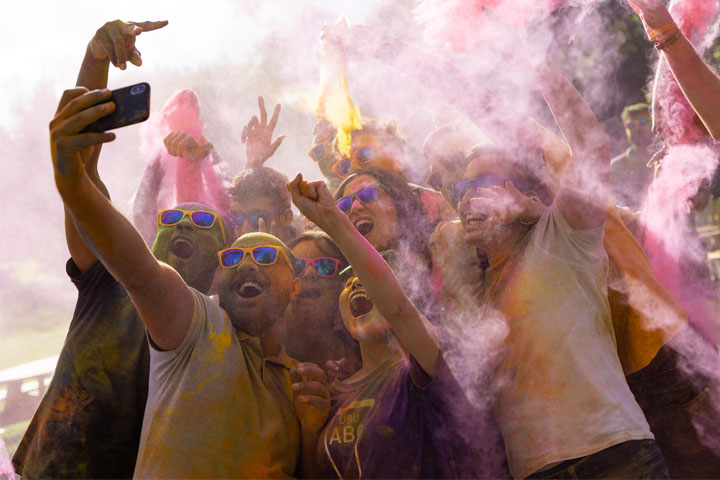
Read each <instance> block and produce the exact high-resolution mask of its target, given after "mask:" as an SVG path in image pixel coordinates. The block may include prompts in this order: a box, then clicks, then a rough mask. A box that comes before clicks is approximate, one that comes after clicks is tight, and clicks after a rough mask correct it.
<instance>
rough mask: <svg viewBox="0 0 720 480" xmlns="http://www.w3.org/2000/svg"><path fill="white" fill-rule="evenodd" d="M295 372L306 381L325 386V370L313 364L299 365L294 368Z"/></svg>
mask: <svg viewBox="0 0 720 480" xmlns="http://www.w3.org/2000/svg"><path fill="white" fill-rule="evenodd" d="M295 371H296V372H297V373H299V374H300V375H301V376H302V377H304V378H305V379H306V381H310V382H320V383H321V384H323V385H327V376H326V375H325V370H323V369H322V368H320V367H319V366H317V365H315V364H314V363H309V362H306V363H300V364H298V365H297V366H296V367H295Z"/></svg>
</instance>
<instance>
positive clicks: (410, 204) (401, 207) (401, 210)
mask: <svg viewBox="0 0 720 480" xmlns="http://www.w3.org/2000/svg"><path fill="white" fill-rule="evenodd" d="M363 175H367V176H369V177H372V178H374V179H376V180H377V181H378V182H379V183H381V184H382V185H383V186H385V187H386V188H387V193H388V195H390V198H392V200H393V203H394V204H395V208H396V209H397V218H398V237H399V238H398V241H399V244H400V245H399V246H401V247H404V248H407V249H408V250H410V252H412V253H413V254H414V255H416V256H418V257H419V258H420V259H421V260H423V262H425V263H426V264H427V266H428V268H429V267H430V265H431V264H432V262H431V256H430V249H429V246H428V240H429V238H430V234H431V233H432V232H431V231H430V224H429V222H428V219H427V216H426V215H425V210H424V208H423V205H422V201H421V200H420V197H419V195H417V194H416V193H415V192H413V190H412V189H411V188H410V186H409V185H408V183H407V181H406V180H405V178H404V177H402V176H401V175H398V174H397V173H393V172H389V171H387V170H383V169H381V168H374V167H373V168H366V169H365V170H361V171H359V172H356V173H354V174H353V175H350V176H349V177H347V178H346V179H345V180H344V181H343V182H342V183H341V184H340V186H339V187H338V189H337V191H336V192H335V200H339V199H340V198H341V197H342V196H343V195H344V194H345V187H346V186H347V185H348V183H350V182H352V181H353V180H354V179H356V178H358V177H360V176H363Z"/></svg>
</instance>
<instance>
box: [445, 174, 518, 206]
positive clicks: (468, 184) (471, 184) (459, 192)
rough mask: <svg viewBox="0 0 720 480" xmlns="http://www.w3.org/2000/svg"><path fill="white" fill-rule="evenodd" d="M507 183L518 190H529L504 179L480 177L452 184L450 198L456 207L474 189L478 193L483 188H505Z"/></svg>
mask: <svg viewBox="0 0 720 480" xmlns="http://www.w3.org/2000/svg"><path fill="white" fill-rule="evenodd" d="M506 182H510V183H512V184H513V186H515V188H517V189H518V190H520V191H521V192H522V191H525V190H527V188H526V187H525V186H524V185H520V184H519V183H518V182H513V181H510V180H508V179H507V178H504V177H493V176H487V177H480V178H476V179H475V180H458V181H457V182H453V183H451V184H450V198H452V200H453V202H455V205H457V204H458V203H460V200H462V199H463V197H464V196H465V194H466V193H467V192H468V190H470V189H472V190H473V191H474V192H477V191H478V190H479V189H481V188H491V187H504V186H505V183H506Z"/></svg>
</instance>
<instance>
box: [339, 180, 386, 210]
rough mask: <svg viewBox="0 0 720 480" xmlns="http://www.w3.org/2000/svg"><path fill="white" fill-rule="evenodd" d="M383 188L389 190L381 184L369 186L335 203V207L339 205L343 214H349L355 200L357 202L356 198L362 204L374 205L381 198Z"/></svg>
mask: <svg viewBox="0 0 720 480" xmlns="http://www.w3.org/2000/svg"><path fill="white" fill-rule="evenodd" d="M381 188H383V189H385V190H387V187H385V185H382V184H380V183H376V184H374V185H368V186H367V187H365V188H361V189H360V190H358V191H357V192H355V193H353V194H352V195H347V196H345V197H342V198H341V199H340V200H338V201H337V202H335V205H337V207H338V208H339V209H340V211H341V212H343V213H348V212H349V211H350V208H352V204H353V200H355V198H357V199H358V200H360V203H362V204H363V205H364V204H366V203H372V202H374V201H376V200H377V199H378V197H379V196H380V189H381Z"/></svg>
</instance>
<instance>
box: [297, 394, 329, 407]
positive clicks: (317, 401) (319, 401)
mask: <svg viewBox="0 0 720 480" xmlns="http://www.w3.org/2000/svg"><path fill="white" fill-rule="evenodd" d="M296 398H297V400H298V401H299V402H302V403H307V404H309V405H313V406H315V407H318V408H322V409H325V408H329V407H330V400H328V399H325V398H321V397H314V396H308V395H298V396H297V397H296Z"/></svg>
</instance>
